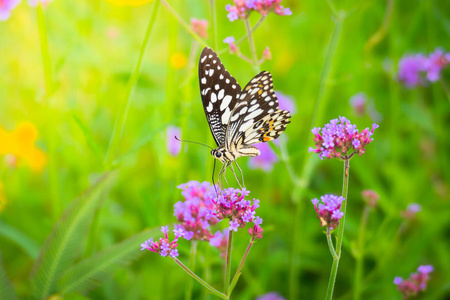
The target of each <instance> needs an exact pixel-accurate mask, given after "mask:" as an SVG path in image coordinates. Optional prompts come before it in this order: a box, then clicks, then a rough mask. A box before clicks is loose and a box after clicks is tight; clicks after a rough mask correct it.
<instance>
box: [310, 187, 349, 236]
mask: <svg viewBox="0 0 450 300" xmlns="http://www.w3.org/2000/svg"><path fill="white" fill-rule="evenodd" d="M344 200H345V199H344V198H343V197H342V196H335V195H323V196H321V197H320V201H321V203H319V200H318V199H317V198H314V199H312V200H311V202H312V203H313V204H314V209H315V210H316V213H317V218H318V219H319V220H320V226H323V227H326V228H330V229H335V228H336V227H338V225H339V220H340V219H341V218H342V217H343V216H344V213H343V212H342V211H341V210H340V209H341V204H342V202H343V201H344Z"/></svg>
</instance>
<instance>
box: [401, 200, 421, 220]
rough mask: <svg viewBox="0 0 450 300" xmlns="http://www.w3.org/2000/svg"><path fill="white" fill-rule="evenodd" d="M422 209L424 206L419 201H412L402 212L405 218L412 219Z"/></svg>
mask: <svg viewBox="0 0 450 300" xmlns="http://www.w3.org/2000/svg"><path fill="white" fill-rule="evenodd" d="M421 210H422V206H420V204H417V203H410V204H408V206H407V207H406V210H404V211H402V212H401V213H400V214H401V216H402V217H403V218H405V219H409V220H412V219H414V217H415V216H416V214H417V213H418V212H419V211H421Z"/></svg>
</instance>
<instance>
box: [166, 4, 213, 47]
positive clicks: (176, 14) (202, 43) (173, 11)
mask: <svg viewBox="0 0 450 300" xmlns="http://www.w3.org/2000/svg"><path fill="white" fill-rule="evenodd" d="M160 1H161V2H162V4H163V5H164V6H165V7H166V8H167V10H168V11H169V12H170V13H171V14H172V16H173V17H174V18H175V19H176V20H177V21H178V23H180V24H181V26H183V27H184V29H186V31H187V32H189V34H190V35H192V37H193V38H194V39H196V40H197V42H199V43H200V44H201V45H202V46H203V47H208V44H207V43H206V42H205V41H204V40H203V39H202V38H201V37H200V36H199V35H198V34H196V33H195V32H194V31H193V30H192V29H191V27H190V26H189V25H188V24H187V23H186V22H185V21H184V20H183V18H181V17H180V15H179V14H178V13H177V12H176V11H175V10H174V9H173V7H172V6H170V4H169V3H167V1H165V0H160Z"/></svg>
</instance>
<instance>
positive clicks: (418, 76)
mask: <svg viewBox="0 0 450 300" xmlns="http://www.w3.org/2000/svg"><path fill="white" fill-rule="evenodd" d="M449 62H450V52H444V51H443V50H441V49H436V50H435V51H434V52H433V53H431V54H430V55H429V56H425V55H422V54H415V55H407V56H403V57H402V58H401V59H400V61H399V62H398V78H399V80H400V81H402V82H403V83H404V84H405V86H407V87H410V88H412V87H415V86H418V85H423V84H425V83H426V80H428V81H430V82H435V81H437V80H439V78H440V76H441V71H442V70H443V69H444V68H445V67H447V65H448V64H449ZM424 75H425V77H426V78H424Z"/></svg>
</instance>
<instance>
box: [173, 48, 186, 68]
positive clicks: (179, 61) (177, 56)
mask: <svg viewBox="0 0 450 300" xmlns="http://www.w3.org/2000/svg"><path fill="white" fill-rule="evenodd" d="M186 63H187V57H186V55H184V53H182V52H176V53H174V54H173V55H172V56H171V57H170V64H171V65H172V67H173V68H175V69H183V68H184V67H186Z"/></svg>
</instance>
